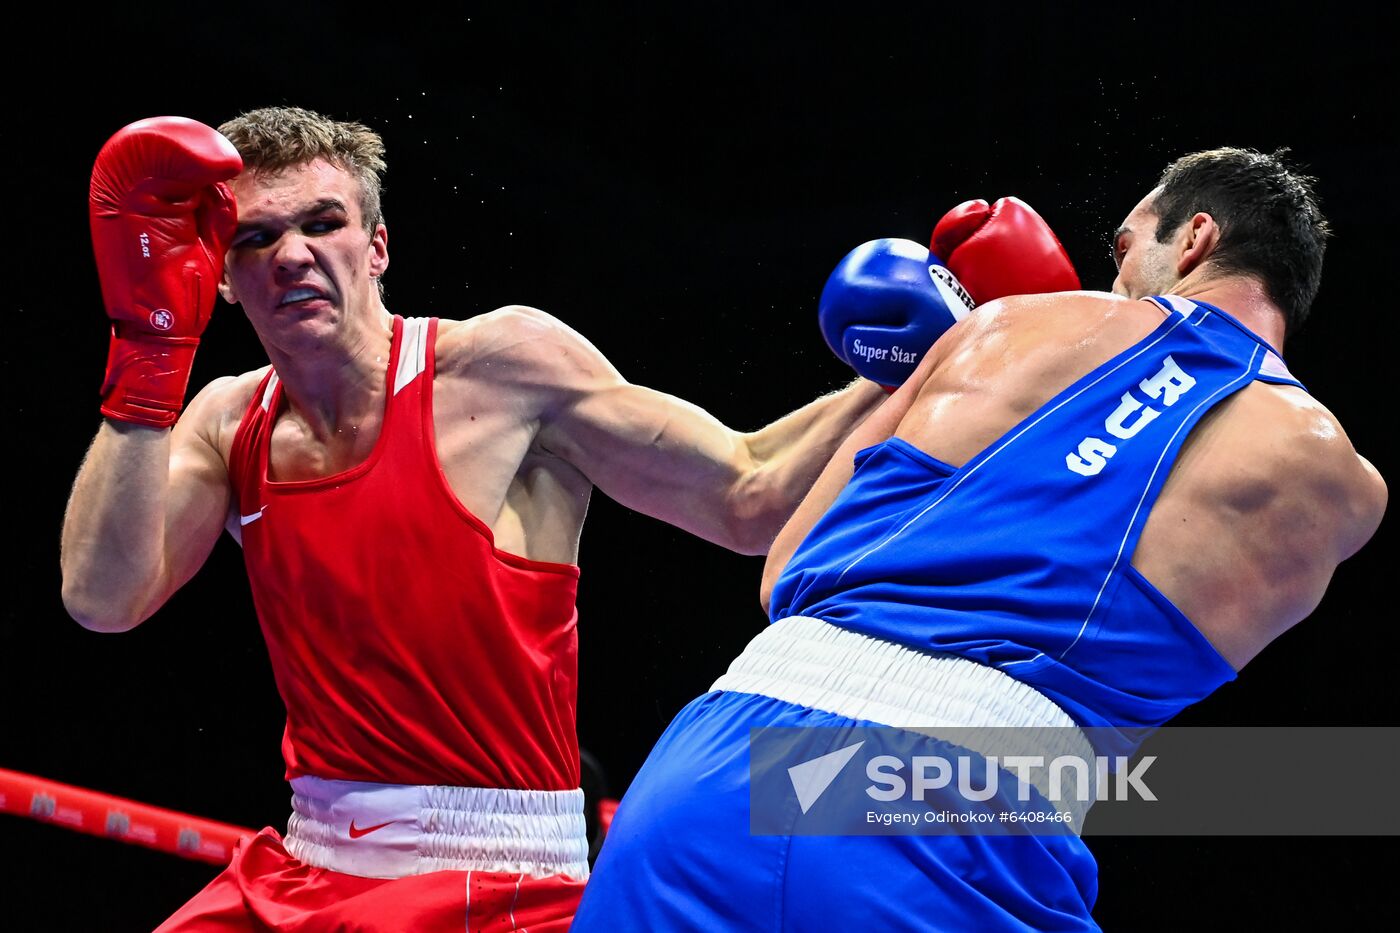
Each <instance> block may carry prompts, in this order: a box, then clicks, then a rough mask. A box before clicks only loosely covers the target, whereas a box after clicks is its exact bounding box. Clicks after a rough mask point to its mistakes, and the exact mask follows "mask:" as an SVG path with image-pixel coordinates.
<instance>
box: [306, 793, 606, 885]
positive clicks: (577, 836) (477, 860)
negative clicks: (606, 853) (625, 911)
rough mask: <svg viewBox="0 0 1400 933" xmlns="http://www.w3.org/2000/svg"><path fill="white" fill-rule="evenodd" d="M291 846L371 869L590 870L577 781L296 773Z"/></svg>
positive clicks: (339, 866) (341, 864)
mask: <svg viewBox="0 0 1400 933" xmlns="http://www.w3.org/2000/svg"><path fill="white" fill-rule="evenodd" d="M292 792H293V793H292V815H291V818H290V819H289V820H288V821H287V837H286V840H285V842H286V847H287V852H288V853H289V854H291V855H292V857H293V858H296V859H297V860H299V861H301V862H303V863H305V864H307V865H312V866H315V867H317V868H329V869H332V870H333V871H339V872H345V873H346V874H351V875H361V876H363V877H367V878H402V877H404V876H406V875H419V874H424V873H426V872H430V871H443V870H446V869H453V870H472V871H493V872H519V873H522V874H527V875H535V876H538V877H545V876H548V875H568V876H570V877H571V878H576V879H580V880H581V879H584V878H587V877H588V836H587V831H586V829H585V827H584V819H583V791H581V790H566V791H542V790H513V789H505V788H493V787H446V786H441V785H407V784H368V783H362V782H359V781H327V780H323V779H321V778H316V777H299V778H294V779H293V780H292Z"/></svg>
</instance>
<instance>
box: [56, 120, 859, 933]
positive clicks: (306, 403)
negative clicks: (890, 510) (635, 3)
mask: <svg viewBox="0 0 1400 933" xmlns="http://www.w3.org/2000/svg"><path fill="white" fill-rule="evenodd" d="M221 132H222V134H223V135H220V133H216V132H214V131H213V130H211V129H209V128H208V127H205V126H203V125H201V124H198V123H194V122H193V121H188V120H181V119H178V118H158V119H155V120H146V121H141V122H139V123H136V124H133V125H132V126H130V127H127V128H126V129H124V130H122V131H121V132H119V133H118V134H117V135H116V136H115V137H113V139H112V140H111V141H110V142H109V143H108V144H107V145H106V146H105V147H104V148H103V150H102V152H101V154H100V155H99V156H98V160H97V164H96V167H95V169H94V173H93V180H92V189H91V218H92V227H93V237H94V244H95V249H96V254H97V261H98V265H99V270H100V272H101V279H102V286H103V298H104V302H105V304H106V306H107V309H108V312H109V315H110V317H111V318H112V320H113V331H112V333H113V337H112V345H111V352H110V355H109V359H108V369H107V376H106V380H105V383H104V388H103V405H102V413H103V415H104V416H105V420H104V421H103V423H102V425H101V428H100V429H99V431H98V434H97V437H96V439H95V441H94V442H93V445H92V447H91V449H90V450H89V452H88V455H87V458H86V460H85V461H84V463H83V466H82V468H81V470H80V471H79V474H78V478H77V481H76V483H75V484H74V487H73V492H72V496H71V499H70V501H69V507H68V511H67V516H66V519H65V523H64V530H63V557H62V564H63V597H64V601H65V605H66V606H67V607H68V610H69V612H70V613H71V614H72V615H73V616H74V617H75V618H76V619H77V620H78V621H79V622H81V623H82V624H83V625H85V626H87V627H88V628H91V629H95V630H99V631H109V632H116V631H124V630H127V629H130V628H132V627H133V626H135V625H137V624H139V623H140V622H141V621H143V620H144V619H146V618H148V617H149V616H150V615H151V614H152V613H154V612H155V611H156V610H157V609H159V607H160V606H161V605H162V604H163V603H164V602H165V601H166V600H167V599H168V598H169V597H170V596H171V594H173V593H174V592H175V591H176V590H177V589H179V587H180V586H182V585H183V584H184V583H185V582H186V581H188V580H189V579H190V577H191V576H192V575H193V574H194V573H195V572H196V571H197V570H198V569H199V567H200V566H201V564H203V562H204V560H205V559H206V557H207V556H208V554H209V552H210V550H211V549H212V547H213V545H214V542H215V540H216V539H217V537H218V535H219V533H220V531H221V530H223V529H224V528H227V529H228V530H229V531H230V533H231V534H233V535H234V536H235V537H237V538H238V539H239V540H240V542H241V543H242V545H243V549H244V555H245V559H246V563H247V567H248V572H249V578H250V580H251V583H252V590H253V596H254V601H255V604H256V607H257V610H258V616H259V620H260V624H261V625H262V628H263V632H264V635H265V637H266V640H267V644H268V649H269V653H270V656H271V660H272V665H273V671H274V674H275V677H276V680H277V684H278V688H279V690H280V692H281V695H282V697H283V700H284V702H285V704H286V707H287V728H286V733H285V738H284V741H283V753H284V757H285V759H286V764H287V776H288V778H289V779H290V781H291V783H292V786H293V791H294V796H293V814H292V816H291V819H290V821H289V823H288V828H287V833H286V836H285V838H284V837H282V836H280V835H279V834H278V833H276V832H274V831H273V830H271V829H267V830H264V831H263V832H262V833H261V834H259V835H258V836H257V837H256V838H255V839H254V840H253V841H252V842H251V844H249V845H247V846H245V847H243V848H242V849H241V850H240V851H239V852H237V853H236V855H235V857H234V860H233V863H232V864H231V865H230V866H229V868H228V869H227V870H226V871H225V872H224V873H222V874H221V875H220V876H219V877H218V878H216V879H215V880H214V881H213V882H212V883H211V884H210V885H209V886H208V887H207V888H206V889H205V890H204V891H203V892H201V893H200V894H199V895H198V896H197V897H196V898H195V899H194V900H192V901H191V902H190V903H189V904H187V905H186V906H185V907H184V908H183V909H181V910H180V911H179V912H178V913H177V914H176V915H175V916H174V917H172V918H171V919H170V920H169V921H168V922H167V923H166V924H165V925H164V926H163V927H162V928H161V929H162V930H210V929H217V930H254V929H256V930H263V929H278V930H284V929H285V930H310V929H348V928H351V927H353V928H354V929H375V930H378V929H395V930H400V929H414V930H435V929H454V930H456V929H461V928H462V927H463V924H464V919H465V925H466V928H467V929H469V930H483V929H487V928H488V927H489V928H490V929H492V930H496V929H502V928H511V929H514V928H526V927H528V928H529V929H530V930H534V931H545V930H563V929H565V928H566V927H567V925H568V923H569V920H570V918H571V917H572V915H573V911H574V907H575V905H576V903H577V900H578V897H579V895H580V893H581V890H582V887H583V883H584V880H585V878H586V877H587V874H588V863H587V849H588V845H587V840H586V839H585V837H584V830H583V827H584V820H583V810H582V805H583V801H582V793H581V791H579V790H578V783H579V773H578V772H579V756H578V748H577V739H576V736H575V728H574V716H575V702H576V689H575V681H576V672H577V664H576V644H577V642H576V633H575V621H576V612H575V608H574V596H575V590H576V583H577V578H578V568H577V566H576V563H575V562H576V558H577V549H578V539H579V532H580V529H581V527H582V523H583V518H584V514H585V511H586V509H587V506H588V500H589V496H590V494H591V491H592V489H593V487H594V486H595V485H596V486H598V487H600V488H601V489H603V490H604V491H605V492H606V493H608V494H609V495H610V496H612V497H613V498H615V499H617V500H618V501H620V502H621V503H623V504H624V505H627V506H629V507H631V508H633V509H636V510H637V511H640V512H644V513H646V514H649V515H652V516H655V517H657V518H660V519H662V520H663V521H667V522H669V523H671V524H674V525H676V526H678V527H680V528H683V529H685V530H687V531H690V532H692V533H694V534H697V535H699V536H701V537H703V538H706V539H707V540H710V541H713V542H715V543H717V544H719V545H722V546H724V547H727V548H731V549H733V550H736V551H739V552H743V553H748V554H762V553H764V552H766V550H767V548H768V546H769V544H770V543H771V541H772V539H773V537H774V535H775V534H776V533H777V531H778V529H779V528H780V527H781V526H782V524H783V523H784V521H786V519H787V518H788V516H789V515H790V514H791V512H792V510H793V509H794V508H795V506H796V505H797V503H798V502H799V501H800V499H801V497H802V496H803V494H804V493H805V492H806V490H807V488H808V487H809V486H810V485H811V484H812V482H813V480H814V479H815V478H816V476H817V474H818V473H819V471H820V469H821V467H822V465H823V464H824V463H825V462H826V461H827V460H828V459H829V458H830V457H831V455H832V454H833V453H834V452H835V450H836V448H837V447H838V446H839V444H840V442H841V441H842V439H843V438H844V437H845V436H846V435H847V434H848V433H849V432H850V430H851V429H852V427H853V426H855V425H856V424H858V423H859V422H860V421H861V420H862V419H863V418H864V417H865V416H866V415H867V414H868V413H869V412H870V411H871V410H872V409H873V408H874V407H875V406H876V405H877V404H878V403H879V402H880V401H881V400H883V399H884V398H885V393H884V392H882V391H881V389H880V387H879V386H877V385H876V384H875V383H873V382H866V381H859V382H857V383H855V384H853V385H852V386H851V387H849V388H848V389H846V390H844V391H842V392H839V393H836V394H833V395H830V396H827V397H825V398H822V399H819V400H817V401H815V402H813V403H811V404H810V405H808V406H806V407H804V408H802V409H800V410H799V411H797V412H794V413H792V414H790V415H788V416H786V417H784V418H782V419H780V420H778V421H776V422H774V423H773V424H770V425H768V426H767V427H765V428H763V429H761V430H759V431H756V432H753V433H748V434H744V433H739V432H737V431H733V430H731V429H729V428H727V427H725V426H724V425H722V424H720V423H719V422H718V421H716V420H715V419H714V418H713V417H711V416H709V415H708V414H706V413H705V412H703V411H701V410H700V409H698V408H696V407H694V406H692V405H689V404H687V403H685V402H682V401H680V400H679V399H676V398H673V397H670V396H667V395H664V394H662V393H660V392H656V391H652V390H650V389H646V388H643V387H640V386H635V385H632V384H629V383H628V382H626V381H625V380H624V379H623V378H622V376H621V375H619V374H618V372H617V370H616V369H614V368H613V366H612V365H611V364H610V363H609V362H608V361H607V360H606V359H605V358H604V357H603V356H602V354H600V353H599V352H598V351H597V350H596V349H595V348H594V347H593V346H592V345H591V344H590V343H589V342H588V341H587V340H585V339H584V338H583V337H582V336H580V335H579V334H578V333H576V332H574V331H573V330H571V329H570V328H568V327H567V326H565V325H564V324H563V323H561V322H560V321H558V320H556V319H555V318H552V317H550V316H549V315H548V314H545V313H543V312H540V311H537V310H534V309H530V308H523V307H507V308H502V309H499V310H496V311H493V312H491V313H489V314H482V315H479V316H476V317H473V318H471V319H470V320H466V321H448V320H442V321H438V320H435V319H424V318H407V319H405V318H401V317H398V316H395V315H393V314H391V313H390V312H389V311H388V310H387V309H386V308H385V307H384V304H383V300H382V294H381V292H380V290H379V288H378V286H377V282H378V279H379V277H380V276H381V275H382V274H383V273H384V271H385V269H386V268H387V267H388V263H389V252H388V234H387V231H386V228H385V226H384V224H383V222H382V218H381V215H380V208H379V175H380V173H382V171H383V169H384V161H383V145H382V143H381V141H380V140H379V138H378V136H376V135H375V134H374V133H373V132H371V131H370V130H369V129H367V128H366V127H364V126H361V125H359V124H353V123H338V122H333V121H330V120H327V119H326V118H324V117H321V116H319V115H317V114H313V113H310V112H307V111H304V110H299V109H291V108H282V109H270V110H260V111H255V112H252V113H249V114H246V115H244V116H242V117H239V118H238V119H236V120H233V121H231V122H229V123H227V124H225V125H224V126H223V127H222V128H221ZM226 182H227V184H225V183H226ZM235 204H236V207H235ZM216 288H217V289H218V291H219V292H220V293H221V294H222V295H223V297H224V298H225V299H226V300H227V301H229V302H231V303H235V304H239V305H241V306H242V308H243V310H244V312H245V313H246V315H247V317H248V320H249V321H250V322H251V323H252V325H253V328H254V329H255V331H256V332H257V334H258V336H259V338H260V339H261V341H262V344H263V346H264V348H265V349H266V351H267V354H268V357H269V359H270V360H271V365H270V366H265V367H263V368H261V369H258V370H255V371H253V372H248V373H245V374H243V375H241V376H234V377H227V378H221V379H217V380H215V381H214V382H212V383H210V384H209V385H208V386H206V387H205V388H204V389H203V390H202V391H200V392H199V393H198V394H197V395H196V396H195V397H194V399H193V400H192V401H191V402H190V404H189V406H188V408H186V409H185V410H184V412H183V414H181V413H180V412H181V407H182V403H183V401H184V396H185V389H186V384H187V381H188V376H189V367H190V363H191V361H192V359H193V355H194V352H195V347H196V345H197V344H198V341H199V336H200V333H201V331H202V330H203V327H204V324H205V322H206V321H207V320H208V317H209V314H210V312H211V310H212V307H213V301H214V293H215V289H216Z"/></svg>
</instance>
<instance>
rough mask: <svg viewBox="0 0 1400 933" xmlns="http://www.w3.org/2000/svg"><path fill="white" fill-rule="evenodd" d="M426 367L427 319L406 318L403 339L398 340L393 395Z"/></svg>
mask: <svg viewBox="0 0 1400 933" xmlns="http://www.w3.org/2000/svg"><path fill="white" fill-rule="evenodd" d="M427 367H428V319H427V318H425V317H408V318H404V321H403V337H402V338H401V339H400V340H399V365H398V369H397V371H396V373H395V376H394V394H395V395H398V394H399V390H400V389H402V388H403V387H404V386H406V385H408V384H409V383H410V382H412V381H413V380H414V379H415V378H417V377H418V374H419V373H421V372H423V370H425V369H427Z"/></svg>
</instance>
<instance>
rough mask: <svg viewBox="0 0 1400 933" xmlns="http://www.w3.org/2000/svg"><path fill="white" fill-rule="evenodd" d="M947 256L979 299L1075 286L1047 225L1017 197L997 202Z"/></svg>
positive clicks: (1073, 275) (1075, 279)
mask: <svg viewBox="0 0 1400 933" xmlns="http://www.w3.org/2000/svg"><path fill="white" fill-rule="evenodd" d="M955 210H957V209H956V208H955ZM941 223H942V222H941V221H940V225H941ZM935 239H937V228H935ZM945 258H946V260H947V263H948V268H950V269H951V270H953V273H954V274H955V275H956V276H957V277H958V279H959V281H961V282H962V283H963V285H964V287H966V288H967V290H968V291H969V292H970V293H971V294H972V297H973V298H974V299H976V301H977V303H978V304H983V303H985V302H988V301H995V300H996V299H998V298H1005V297H1007V296H1010V295H1032V294H1041V293H1045V292H1057V291H1069V290H1073V289H1077V288H1079V276H1078V274H1077V273H1076V272H1075V271H1074V265H1073V263H1071V262H1070V259H1069V256H1068V255H1067V254H1066V253H1065V250H1064V247H1063V246H1061V245H1060V241H1059V239H1058V238H1057V237H1056V236H1055V234H1054V232H1053V231H1052V230H1051V229H1050V225H1049V224H1047V223H1046V222H1045V220H1044V219H1043V218H1042V217H1041V216H1040V215H1039V214H1037V213H1036V212H1035V210H1034V209H1033V208H1032V207H1031V206H1030V205H1029V204H1027V203H1026V202H1025V201H1022V200H1021V199H1020V198H1014V197H1006V198H1002V199H1000V200H999V201H997V202H996V203H995V204H994V205H992V207H991V209H990V211H989V212H988V213H987V214H986V217H985V220H984V222H983V223H981V224H980V226H978V228H977V229H976V230H975V231H973V232H972V233H971V234H970V235H969V236H968V237H967V238H966V239H965V240H963V241H962V242H961V243H959V244H958V245H957V246H956V247H955V248H953V249H952V250H951V251H950V252H949V253H948V254H947V256H946V257H945Z"/></svg>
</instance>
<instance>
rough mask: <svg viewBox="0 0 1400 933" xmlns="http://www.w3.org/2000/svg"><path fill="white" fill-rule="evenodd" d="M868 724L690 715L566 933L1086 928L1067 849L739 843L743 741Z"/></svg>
mask: <svg viewBox="0 0 1400 933" xmlns="http://www.w3.org/2000/svg"><path fill="white" fill-rule="evenodd" d="M874 725H877V724H876V723H871V722H865V721H860V720H855V719H850V718H846V717H842V716H837V715H835V714H832V713H828V712H824V711H821V710H814V709H809V708H807V707H802V706H796V705H793V704H791V703H786V702H783V701H782V700H776V699H772V698H770V697H765V696H758V695H755V694H750V693H734V692H722V691H721V692H713V693H707V694H705V695H704V696H702V697H700V698H698V699H697V700H695V701H694V702H692V703H691V704H690V705H688V706H687V707H686V708H685V709H683V710H681V712H680V713H679V714H678V715H677V716H676V718H675V720H674V721H673V722H672V723H671V725H670V727H669V728H668V729H667V730H666V732H665V734H664V735H663V736H662V737H661V739H660V741H659V742H657V744H656V747H655V748H654V749H653V750H652V753H651V755H650V757H649V758H648V759H647V761H646V764H645V765H643V766H642V770H641V771H640V772H639V773H638V774H637V777H636V780H634V781H633V782H632V786H631V787H630V788H629V789H628V791H627V794H626V796H625V797H624V798H623V800H622V805H621V806H620V807H619V808H618V811H617V816H616V818H615V819H614V821H613V824H612V826H611V828H610V829H609V831H608V836H607V842H606V843H605V844H604V846H603V850H602V853H601V854H600V856H599V858H598V863H597V865H596V867H595V869H594V872H593V876H592V878H591V879H590V881H589V883H588V886H587V888H586V889H585V891H584V895H583V901H582V903H581V904H580V906H579V911H578V914H577V916H576V918H575V920H574V925H573V927H572V928H571V929H572V930H574V931H582V933H618V931H620V930H666V931H683V930H706V931H712V930H724V931H731V930H732V931H748V930H752V931H764V933H769V931H776V930H794V931H800V930H821V931H827V930H950V931H952V930H956V931H966V930H975V931H979V933H982V931H1001V930H1018V931H1026V930H1033V931H1062V930H1063V931H1069V930H1075V931H1079V930H1097V929H1098V926H1097V924H1095V923H1094V921H1093V919H1092V918H1091V917H1090V909H1091V908H1092V907H1093V904H1094V899H1095V897H1096V896H1097V893H1098V867H1097V865H1096V863H1095V862H1094V858H1093V855H1091V854H1090V852H1089V850H1088V848H1087V847H1086V846H1085V845H1084V843H1083V842H1082V841H1081V840H1080V839H1079V838H1078V837H1077V836H1066V835H1048V836H1021V835H1015V836H1011V835H1007V836H990V835H988V836H978V835H898V836H755V835H751V834H750V832H749V730H750V729H751V728H757V727H766V726H788V727H792V726H816V727H825V728H832V727H838V728H839V727H841V726H851V727H866V726H874Z"/></svg>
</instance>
